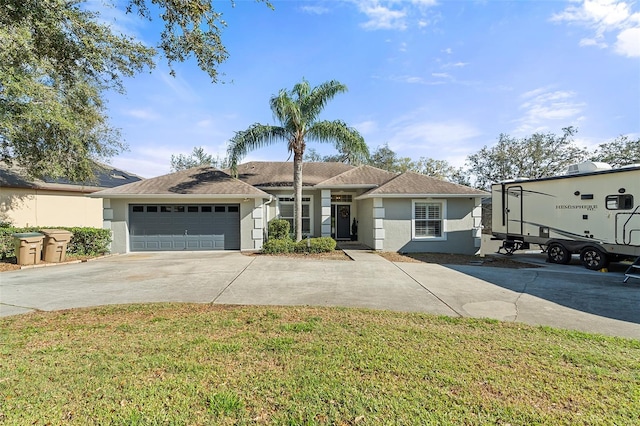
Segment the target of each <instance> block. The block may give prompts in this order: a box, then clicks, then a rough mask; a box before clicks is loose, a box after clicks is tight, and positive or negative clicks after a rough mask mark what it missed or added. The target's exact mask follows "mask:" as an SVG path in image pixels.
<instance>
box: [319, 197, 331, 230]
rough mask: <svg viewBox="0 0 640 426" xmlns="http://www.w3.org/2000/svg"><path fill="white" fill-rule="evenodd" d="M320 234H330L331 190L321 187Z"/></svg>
mask: <svg viewBox="0 0 640 426" xmlns="http://www.w3.org/2000/svg"><path fill="white" fill-rule="evenodd" d="M320 196H321V198H322V200H321V204H320V206H321V207H320V208H321V210H322V211H321V212H320V213H321V215H322V218H321V225H320V226H321V230H320V231H321V235H322V236H323V237H330V236H331V190H330V189H323V190H322V191H321V195H320Z"/></svg>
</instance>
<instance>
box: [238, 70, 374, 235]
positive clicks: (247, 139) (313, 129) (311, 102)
mask: <svg viewBox="0 0 640 426" xmlns="http://www.w3.org/2000/svg"><path fill="white" fill-rule="evenodd" d="M346 91H347V86H345V85H344V84H342V83H340V82H338V81H335V80H332V81H327V82H325V83H322V84H320V85H319V86H316V87H314V88H313V89H312V88H311V87H310V86H309V82H308V81H306V80H305V79H303V80H302V82H300V83H298V84H296V85H295V86H293V90H291V91H287V90H285V89H281V90H280V92H279V93H278V94H277V95H274V96H272V97H271V100H270V101H269V104H270V106H271V111H272V112H273V116H274V118H276V119H277V120H278V121H279V122H280V125H279V126H271V125H267V124H260V123H255V124H252V125H251V126H249V128H248V129H247V130H244V131H240V132H236V134H235V136H234V137H233V138H231V140H230V143H229V149H228V157H229V165H230V168H231V170H232V172H233V173H234V175H236V176H237V165H238V162H239V161H240V160H241V159H242V158H243V157H244V156H245V155H247V153H248V152H249V151H252V150H254V149H258V148H262V147H263V146H267V145H271V144H274V143H276V142H281V141H287V142H288V148H289V152H290V153H293V190H294V193H295V202H294V208H293V215H294V230H295V233H296V241H300V240H301V239H302V157H303V155H304V150H305V147H306V140H309V141H314V142H330V143H333V144H334V145H335V146H336V147H337V148H340V149H342V150H344V151H347V152H352V153H354V154H360V155H364V156H365V157H367V158H368V156H369V149H368V148H367V144H366V143H365V142H364V138H363V137H362V136H361V135H360V134H359V133H358V131H357V130H356V129H354V128H352V127H349V126H347V124H346V123H344V122H343V121H340V120H335V121H318V115H319V114H320V112H321V111H322V109H323V108H324V107H325V105H326V104H327V102H328V101H329V100H330V99H332V98H333V97H334V96H335V95H336V94H338V93H343V92H346Z"/></svg>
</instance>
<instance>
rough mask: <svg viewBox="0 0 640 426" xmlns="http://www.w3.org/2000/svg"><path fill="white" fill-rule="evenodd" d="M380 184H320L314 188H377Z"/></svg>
mask: <svg viewBox="0 0 640 426" xmlns="http://www.w3.org/2000/svg"><path fill="white" fill-rule="evenodd" d="M377 187H378V185H376V184H372V183H353V184H344V185H322V184H318V185H316V186H314V188H318V189H371V188H377Z"/></svg>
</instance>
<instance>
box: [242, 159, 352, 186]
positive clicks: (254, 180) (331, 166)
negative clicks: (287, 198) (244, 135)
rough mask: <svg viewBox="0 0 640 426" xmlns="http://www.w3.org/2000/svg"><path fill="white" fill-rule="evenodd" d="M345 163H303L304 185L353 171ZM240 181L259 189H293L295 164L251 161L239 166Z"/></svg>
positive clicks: (310, 184) (311, 184) (315, 183)
mask: <svg viewBox="0 0 640 426" xmlns="http://www.w3.org/2000/svg"><path fill="white" fill-rule="evenodd" d="M353 168H354V166H351V165H349V164H344V163H315V162H308V163H302V185H303V186H314V185H317V184H319V183H320V182H323V181H325V180H327V179H330V178H332V177H334V176H337V175H339V174H341V173H344V172H346V171H348V170H351V169H353ZM238 179H240V180H241V181H243V182H245V183H248V184H249V185H252V186H257V187H261V188H262V187H292V186H293V163H292V162H285V161H251V162H249V163H244V164H239V165H238Z"/></svg>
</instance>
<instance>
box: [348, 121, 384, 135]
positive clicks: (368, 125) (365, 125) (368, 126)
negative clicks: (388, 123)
mask: <svg viewBox="0 0 640 426" xmlns="http://www.w3.org/2000/svg"><path fill="white" fill-rule="evenodd" d="M353 127H355V128H356V129H358V132H360V133H361V134H363V135H366V134H371V133H374V132H376V131H377V130H378V123H376V122H375V121H373V120H367V121H362V122H360V123H356V124H354V125H353Z"/></svg>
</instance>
